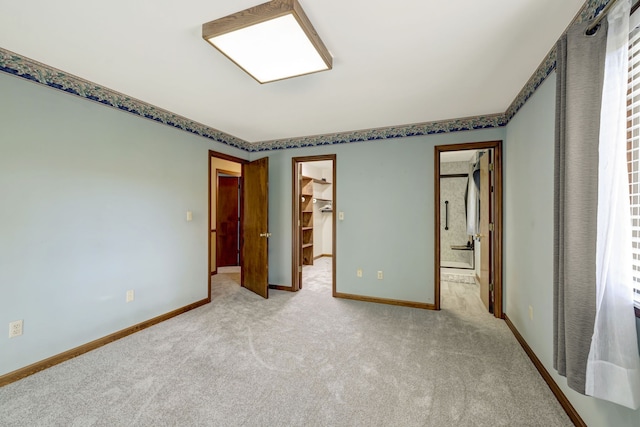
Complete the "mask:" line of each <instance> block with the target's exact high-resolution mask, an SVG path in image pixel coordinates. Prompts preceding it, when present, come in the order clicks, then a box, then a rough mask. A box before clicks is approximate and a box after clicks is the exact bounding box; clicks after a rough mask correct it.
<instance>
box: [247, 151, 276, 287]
mask: <svg viewBox="0 0 640 427" xmlns="http://www.w3.org/2000/svg"><path fill="white" fill-rule="evenodd" d="M268 180H269V159H268V158H267V157H265V158H262V159H259V160H256V161H253V162H251V163H246V164H243V165H242V181H243V185H242V215H241V217H242V251H241V252H242V270H241V271H242V275H241V276H242V279H241V280H242V286H244V287H245V288H247V289H248V290H250V291H252V292H255V293H256V294H258V295H260V296H261V297H263V298H268V297H269V264H268V255H267V251H268V237H269V236H270V234H269V231H268V225H269V221H268V218H269V217H268V208H269V205H268V202H269V191H268V190H269V188H268V187H269V186H268Z"/></svg>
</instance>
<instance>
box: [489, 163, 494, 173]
mask: <svg viewBox="0 0 640 427" xmlns="http://www.w3.org/2000/svg"><path fill="white" fill-rule="evenodd" d="M489 172H493V163H489Z"/></svg>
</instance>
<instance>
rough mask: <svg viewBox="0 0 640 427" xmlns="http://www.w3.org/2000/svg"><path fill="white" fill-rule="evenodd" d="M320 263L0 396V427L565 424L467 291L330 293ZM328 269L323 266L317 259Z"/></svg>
mask: <svg viewBox="0 0 640 427" xmlns="http://www.w3.org/2000/svg"><path fill="white" fill-rule="evenodd" d="M325 263H328V260H325V259H321V260H318V262H316V265H315V266H313V267H307V268H305V272H304V274H305V279H304V282H303V283H304V288H303V290H301V291H300V292H297V293H289V292H283V291H271V294H270V298H269V299H268V300H264V299H262V298H260V297H258V296H256V295H254V294H252V293H250V292H248V291H246V290H245V289H243V288H241V287H240V286H239V285H238V283H237V281H238V279H239V277H238V275H237V274H219V275H217V276H215V277H214V279H213V280H212V292H213V302H212V303H211V304H208V305H206V306H203V307H201V308H198V309H196V310H193V311H191V312H188V313H186V314H184V315H181V316H179V317H177V318H174V319H171V320H168V321H166V322H164V323H162V324H159V325H156V326H154V327H151V328H149V329H146V330H144V331H141V332H138V333H136V334H134V335H131V336H129V337H126V338H124V339H122V340H119V341H117V342H114V343H112V344H109V345H107V346H105V347H102V348H100V349H98V350H95V351H92V352H90V353H87V354H85V355H83V356H80V357H77V358H75V359H73V360H70V361H68V362H65V363H62V364H60V365H57V366H54V367H52V368H50V369H48V370H46V371H43V372H40V373H38V374H36V375H33V376H31V377H28V378H25V379H23V380H21V381H18V382H16V383H13V384H10V385H8V386H5V387H3V388H0V426H7V427H8V426H76V427H80V426H570V425H571V422H570V421H569V419H568V417H567V416H566V414H565V413H564V412H563V410H562V408H561V407H560V405H559V404H558V402H557V401H556V399H555V398H554V396H553V395H552V393H551V391H550V390H549V388H548V387H547V385H546V384H545V383H544V382H543V380H542V379H541V378H540V376H539V375H538V373H537V371H536V370H535V368H534V367H533V365H532V364H531V362H530V361H529V359H528V358H527V356H526V355H525V353H524V352H523V351H522V349H521V348H520V346H519V344H518V343H517V341H516V340H515V338H514V337H513V335H512V334H511V332H510V331H509V330H508V328H507V326H506V325H505V324H504V322H503V321H502V320H498V319H495V318H493V317H492V316H491V315H489V314H488V313H485V312H484V310H483V308H482V305H481V303H480V299H479V298H478V295H477V289H474V285H473V284H468V283H459V282H444V283H443V284H442V306H443V310H442V311H440V312H434V311H427V310H420V309H412V308H406V307H397V306H389V305H381V304H372V303H365V302H359V301H350V300H341V299H335V298H332V297H331V283H330V273H329V272H328V271H327V270H328V269H327V266H326V265H324V264H325ZM329 266H330V264H329Z"/></svg>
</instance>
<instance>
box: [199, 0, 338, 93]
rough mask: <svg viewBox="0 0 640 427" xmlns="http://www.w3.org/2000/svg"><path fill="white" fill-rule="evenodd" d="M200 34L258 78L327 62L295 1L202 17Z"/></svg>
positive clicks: (309, 70) (286, 75)
mask: <svg viewBox="0 0 640 427" xmlns="http://www.w3.org/2000/svg"><path fill="white" fill-rule="evenodd" d="M202 37H203V38H204V39H205V40H206V41H208V42H209V43H211V44H212V45H213V46H214V47H215V48H216V49H218V50H219V51H220V52H222V53H223V54H224V55H225V56H227V57H228V58H229V59H231V60H232V61H233V62H235V63H236V64H237V65H238V66H239V67H240V68H242V69H243V70H244V71H246V72H247V73H248V74H249V75H251V77H253V78H254V79H256V80H257V81H258V82H260V83H268V82H272V81H276V80H282V79H286V78H289V77H295V76H300V75H304V74H309V73H315V72H318V71H325V70H330V69H331V67H332V60H331V55H330V54H329V52H328V51H327V49H326V47H325V46H324V44H323V43H322V41H321V40H320V38H319V37H318V35H317V33H316V32H315V30H314V29H313V26H312V25H311V23H310V22H309V20H308V18H307V17H306V15H305V14H304V12H303V11H302V8H300V5H299V4H298V2H297V1H296V0H273V1H271V2H268V3H264V4H261V5H259V6H255V7H252V8H250V9H246V10H243V11H241V12H238V13H235V14H233V15H229V16H226V17H224V18H221V19H218V20H215V21H211V22H208V23H206V24H204V25H203V26H202Z"/></svg>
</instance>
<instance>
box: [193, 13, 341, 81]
mask: <svg viewBox="0 0 640 427" xmlns="http://www.w3.org/2000/svg"><path fill="white" fill-rule="evenodd" d="M287 15H292V16H293V17H294V18H295V20H296V22H297V23H298V25H299V26H300V29H301V30H302V31H303V32H304V34H305V35H306V37H307V38H308V41H309V42H310V43H311V45H312V46H313V48H314V49H315V51H316V52H317V54H318V56H319V59H320V60H321V61H322V62H323V63H324V68H322V69H316V70H312V71H306V72H302V73H296V74H291V75H287V76H284V77H278V78H274V79H268V80H261V79H259V78H258V77H256V76H255V75H254V74H253V73H252V72H251V71H249V70H248V69H247V68H248V67H246V66H245V65H243V64H241V63H240V62H241V61H239V60H237V59H236V58H234V57H232V55H231V54H230V53H229V52H226V51H225V50H223V49H222V48H220V47H219V46H217V45H216V44H215V42H214V41H213V40H214V39H215V38H216V37H219V36H223V35H226V34H229V33H233V32H236V31H238V30H242V29H247V28H251V27H254V26H256V25H257V24H263V23H266V22H269V21H273V20H275V19H277V18H282V17H285V16H287ZM254 28H255V27H254ZM202 38H203V39H204V40H205V41H207V42H208V43H209V44H211V45H212V46H213V47H215V48H216V49H217V50H218V51H220V52H221V53H222V54H223V55H224V56H226V57H227V58H228V59H229V60H230V61H232V62H233V63H234V64H236V65H237V66H238V67H240V68H241V69H242V70H243V71H245V72H246V73H247V74H249V75H250V76H251V77H252V78H253V79H255V80H256V81H257V82H259V83H261V84H262V83H270V82H274V81H279V80H284V79H289V78H292V77H298V76H302V75H306V74H313V73H317V72H320V71H328V70H331V69H332V68H333V59H332V57H331V54H330V53H329V50H328V49H327V47H326V46H325V45H324V43H323V42H322V40H321V39H320V36H319V35H318V33H317V32H316V30H315V28H314V27H313V25H312V24H311V21H310V20H309V18H308V17H307V15H306V14H305V13H304V10H302V6H300V3H299V2H298V0H272V1H269V2H267V3H263V4H260V5H257V6H254V7H250V8H248V9H245V10H242V11H240V12H236V13H234V14H231V15H228V16H225V17H223V18H220V19H216V20H214V21H210V22H207V23H205V24H202Z"/></svg>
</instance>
